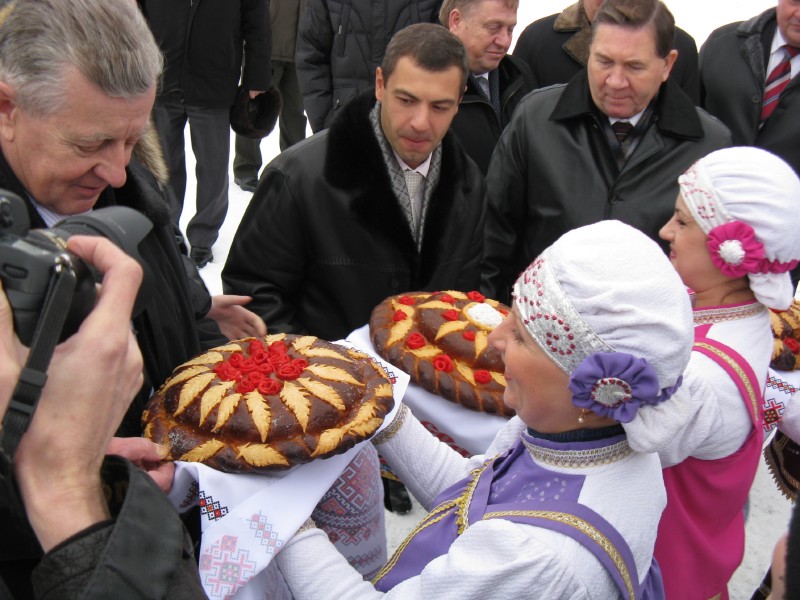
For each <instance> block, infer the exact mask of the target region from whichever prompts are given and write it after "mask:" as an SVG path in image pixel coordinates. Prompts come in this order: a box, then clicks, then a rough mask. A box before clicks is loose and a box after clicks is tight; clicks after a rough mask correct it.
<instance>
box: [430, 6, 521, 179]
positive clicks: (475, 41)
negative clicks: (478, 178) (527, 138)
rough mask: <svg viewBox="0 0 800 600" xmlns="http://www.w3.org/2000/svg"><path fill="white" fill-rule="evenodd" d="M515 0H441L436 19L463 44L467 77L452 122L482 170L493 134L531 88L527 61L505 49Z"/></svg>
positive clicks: (496, 137)
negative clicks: (467, 63)
mask: <svg viewBox="0 0 800 600" xmlns="http://www.w3.org/2000/svg"><path fill="white" fill-rule="evenodd" d="M518 5H519V1H518V0H445V1H444V3H443V4H442V8H441V10H440V11H439V20H440V21H441V22H442V24H443V25H444V26H445V27H447V28H448V29H450V31H452V32H453V33H454V34H455V35H456V37H458V39H460V40H461V43H462V44H464V47H465V48H466V50H467V58H468V59H469V71H470V73H469V77H468V78H467V89H466V90H465V92H464V97H463V98H462V99H461V104H460V105H459V108H458V114H457V115H456V117H455V119H453V125H452V126H451V128H452V130H453V133H455V134H456V136H458V139H459V141H460V142H461V145H462V146H464V150H465V151H466V153H467V154H468V155H469V157H470V158H472V160H474V161H475V162H476V164H477V165H478V167H479V168H480V170H481V172H482V173H483V174H484V175H485V174H486V171H487V170H488V169H489V161H490V160H491V158H492V151H493V150H494V147H495V144H497V140H499V139H500V135H501V134H502V133H503V129H505V127H506V125H508V122H509V121H510V120H511V115H513V114H514V109H516V107H517V105H518V104H519V102H520V100H522V97H523V96H524V95H525V94H527V93H528V92H529V91H531V90H532V89H533V83H532V81H531V77H530V73H529V71H528V68H527V66H526V65H524V64H522V63H521V62H520V61H518V60H516V59H514V57H512V56H511V55H509V54H507V52H508V49H509V47H510V46H511V36H512V34H513V32H514V26H515V25H516V24H517V7H518Z"/></svg>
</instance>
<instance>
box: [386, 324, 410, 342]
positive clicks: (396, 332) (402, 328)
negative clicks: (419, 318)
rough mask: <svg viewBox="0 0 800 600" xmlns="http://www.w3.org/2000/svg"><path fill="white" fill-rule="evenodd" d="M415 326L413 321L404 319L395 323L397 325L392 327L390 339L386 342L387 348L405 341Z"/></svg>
mask: <svg viewBox="0 0 800 600" xmlns="http://www.w3.org/2000/svg"><path fill="white" fill-rule="evenodd" d="M413 325H414V321H413V319H403V320H402V321H397V322H395V324H394V325H392V329H391V333H390V334H389V339H388V340H386V347H387V348H388V347H389V346H394V345H395V344H396V343H397V342H400V341H403V340H404V339H405V337H406V334H407V333H408V332H409V331H410V330H411V327H413Z"/></svg>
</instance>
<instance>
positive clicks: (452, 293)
mask: <svg viewBox="0 0 800 600" xmlns="http://www.w3.org/2000/svg"><path fill="white" fill-rule="evenodd" d="M444 293H445V294H449V295H450V296H452V297H453V298H455V299H456V300H467V299H468V298H469V296H467V295H466V294H465V293H464V292H459V291H457V290H445V291H444Z"/></svg>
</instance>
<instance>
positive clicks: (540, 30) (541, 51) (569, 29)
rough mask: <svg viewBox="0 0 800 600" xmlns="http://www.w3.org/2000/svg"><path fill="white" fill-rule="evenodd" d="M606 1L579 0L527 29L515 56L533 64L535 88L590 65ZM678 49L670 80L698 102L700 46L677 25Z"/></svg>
mask: <svg viewBox="0 0 800 600" xmlns="http://www.w3.org/2000/svg"><path fill="white" fill-rule="evenodd" d="M602 3H603V0H578V2H576V3H575V4H571V5H570V6H568V7H567V8H565V9H564V10H563V11H561V12H560V13H556V14H554V15H550V16H547V17H543V18H541V19H538V20H536V21H534V22H533V23H531V24H530V25H528V26H527V27H526V28H525V29H524V30H523V32H522V33H521V34H520V36H519V39H517V43H516V45H515V46H514V58H517V59H519V60H521V61H522V62H524V63H525V64H527V65H528V67H530V70H531V76H532V78H533V87H534V89H538V88H543V87H548V86H551V85H555V84H557V83H567V82H568V81H569V80H570V79H572V78H573V77H574V76H575V75H576V74H577V73H578V72H579V71H580V70H581V69H583V68H585V67H586V63H587V62H588V60H589V44H590V42H591V39H592V22H593V21H594V17H595V15H596V14H597V10H598V9H599V8H600V5H601V4H602ZM674 48H675V50H676V51H677V52H678V58H677V59H676V60H675V65H674V66H673V68H672V72H671V74H670V79H672V81H673V82H674V83H677V84H678V86H680V88H681V89H682V90H683V91H684V92H686V94H687V95H688V96H689V97H690V98H691V99H692V101H693V102H694V103H695V104H697V102H698V101H699V95H698V85H699V77H698V74H697V45H696V44H695V41H694V38H692V36H690V35H689V34H688V33H686V32H685V31H684V30H683V29H681V28H680V27H676V28H675V41H674Z"/></svg>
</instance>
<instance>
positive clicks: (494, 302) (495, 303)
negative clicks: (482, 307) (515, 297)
mask: <svg viewBox="0 0 800 600" xmlns="http://www.w3.org/2000/svg"><path fill="white" fill-rule="evenodd" d="M484 302H485V303H486V304H488V305H489V306H491V307H492V308H497V307H498V306H500V302H498V301H497V300H494V299H493V298H486V299H484Z"/></svg>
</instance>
